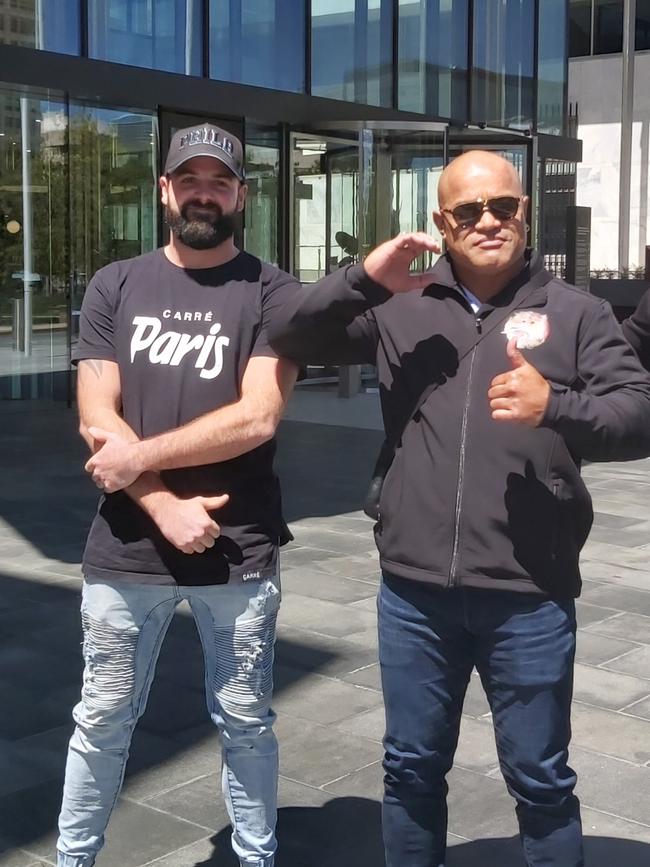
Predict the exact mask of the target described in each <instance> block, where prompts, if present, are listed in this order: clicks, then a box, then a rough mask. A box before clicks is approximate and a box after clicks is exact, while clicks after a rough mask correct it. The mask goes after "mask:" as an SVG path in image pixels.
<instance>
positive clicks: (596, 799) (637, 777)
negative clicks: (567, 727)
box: [569, 738, 650, 867]
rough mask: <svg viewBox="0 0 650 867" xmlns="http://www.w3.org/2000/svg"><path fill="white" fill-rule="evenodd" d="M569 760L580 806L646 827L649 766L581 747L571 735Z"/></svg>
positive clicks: (649, 808) (649, 811)
mask: <svg viewBox="0 0 650 867" xmlns="http://www.w3.org/2000/svg"><path fill="white" fill-rule="evenodd" d="M569 763H570V765H571V767H572V768H574V770H575V771H576V773H577V774H578V784H577V786H576V794H577V795H578V797H579V798H580V800H581V802H582V804H583V806H585V807H591V808H593V809H595V810H600V811H602V812H604V813H609V814H613V815H617V816H619V817H621V818H624V819H626V820H628V821H631V822H640V823H642V824H643V825H645V826H646V828H650V768H646V767H637V766H635V765H630V764H629V762H626V761H622V760H621V759H617V758H613V757H612V756H604V755H599V754H598V753H595V752H593V750H591V749H589V750H586V749H582V748H581V747H580V746H578V745H577V744H575V738H574V745H573V746H572V747H571V753H570V757H569ZM603 821H604V820H603ZM625 867H627V865H625Z"/></svg>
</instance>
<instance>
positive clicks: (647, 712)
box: [625, 698, 650, 720]
mask: <svg viewBox="0 0 650 867" xmlns="http://www.w3.org/2000/svg"><path fill="white" fill-rule="evenodd" d="M625 713H626V714H630V715H631V716H638V717H641V718H642V719H647V720H650V698H644V699H642V700H641V701H637V702H635V703H634V704H631V705H629V706H628V707H626V708H625Z"/></svg>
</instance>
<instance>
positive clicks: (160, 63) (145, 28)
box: [88, 0, 202, 75]
mask: <svg viewBox="0 0 650 867" xmlns="http://www.w3.org/2000/svg"><path fill="white" fill-rule="evenodd" d="M88 21H89V25H88V26H89V52H90V56H91V57H96V58H98V59H100V60H113V61H116V62H117V63H128V64H131V65H132V66H145V67H148V68H150V69H163V70H165V71H167V72H182V73H185V74H186V75H200V74H201V63H202V3H201V2H200V0H155V2H152V0H88Z"/></svg>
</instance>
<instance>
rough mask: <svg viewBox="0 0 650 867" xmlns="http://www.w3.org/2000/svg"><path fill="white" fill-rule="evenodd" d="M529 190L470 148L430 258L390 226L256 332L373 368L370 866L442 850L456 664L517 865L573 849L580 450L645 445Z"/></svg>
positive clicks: (613, 338)
mask: <svg viewBox="0 0 650 867" xmlns="http://www.w3.org/2000/svg"><path fill="white" fill-rule="evenodd" d="M527 207H528V200H527V198H526V196H525V195H524V194H523V191H522V188H521V183H520V180H519V177H518V175H517V173H516V171H515V170H514V168H513V167H512V166H511V165H510V163H508V162H506V160H504V159H502V158H501V157H499V156H496V155H495V154H492V153H486V152H480V151H475V152H471V153H466V154H464V155H463V156H461V157H459V158H458V159H456V160H454V161H453V162H452V163H451V164H450V166H449V167H448V168H446V169H445V171H444V172H443V174H442V176H441V178H440V186H439V210H438V211H437V212H436V213H435V214H434V219H435V222H436V225H437V226H438V228H439V229H440V232H441V233H442V236H443V238H444V240H445V244H446V248H447V252H446V254H445V255H444V256H442V257H441V258H440V259H439V260H438V262H437V263H436V265H435V267H434V268H433V270H432V271H431V272H430V273H428V274H423V275H415V274H412V273H411V272H410V271H409V267H410V265H411V263H412V262H413V260H414V259H415V258H416V257H417V256H419V255H421V254H422V253H423V252H427V251H436V249H437V246H436V243H435V242H434V240H433V239H432V238H431V237H428V236H427V235H423V234H411V235H401V236H399V237H397V238H395V239H394V240H392V241H388V242H386V243H385V244H382V245H381V246H380V247H378V248H377V249H376V250H374V251H373V252H372V253H371V254H370V255H369V256H368V257H367V258H366V260H365V262H364V263H363V265H353V266H351V267H349V268H348V269H346V270H341V271H337V272H336V273H335V274H334V275H332V276H330V277H327V278H325V279H324V280H322V281H321V282H320V283H319V284H318V285H317V286H316V287H310V289H309V290H308V291H304V292H302V293H298V294H296V295H294V296H292V298H291V299H290V300H289V301H288V303H287V305H286V306H285V307H284V308H283V309H282V311H281V313H280V316H279V318H278V320H276V324H275V327H274V329H273V333H272V334H271V342H272V345H274V347H275V349H276V351H278V352H279V353H280V354H281V355H283V356H285V357H288V358H291V359H294V360H296V361H299V362H302V363H304V362H306V361H311V360H314V361H320V362H328V363H341V364H349V363H364V362H372V363H375V364H376V365H377V368H378V375H379V379H380V383H381V388H380V393H381V401H382V411H383V418H384V423H385V427H386V436H387V444H386V446H385V448H384V449H383V450H382V460H381V461H380V463H379V466H378V476H377V478H376V480H375V482H376V484H375V489H377V488H379V483H380V481H381V476H382V475H385V478H384V481H383V486H382V487H381V493H380V495H379V497H378V508H377V514H376V517H377V523H376V525H375V538H376V542H377V547H378V548H379V554H380V564H381V569H382V573H383V580H382V584H381V589H380V592H379V599H378V609H379V656H380V663H381V674H382V685H383V690H384V700H385V704H386V735H385V739H384V746H385V758H384V770H385V778H384V782H385V796H384V806H383V833H384V843H385V849H386V864H387V867H443V865H444V864H445V842H446V832H447V807H446V794H447V783H446V779H445V778H446V775H447V773H448V771H449V770H450V768H451V767H452V763H453V757H454V752H455V749H456V743H457V740H458V731H459V725H460V719H461V711H462V707H463V700H464V697H465V691H466V689H467V685H468V682H469V678H470V674H471V672H472V669H473V668H476V669H477V670H478V673H479V675H480V678H481V682H482V684H483V688H484V689H485V692H486V694H487V697H488V700H489V703H490V708H491V710H492V719H493V723H494V731H495V736H496V743H497V749H498V753H499V761H500V765H501V771H502V773H503V776H504V778H505V781H506V785H507V787H508V791H509V792H510V794H511V795H512V796H513V797H514V798H515V800H516V812H517V818H518V821H519V827H520V831H521V840H522V844H523V851H524V857H525V861H526V864H527V865H529V867H541V865H542V864H543V865H545V867H550V865H553V867H579V865H583V864H584V859H583V848H582V831H581V824H580V809H579V803H578V800H577V798H576V797H575V795H574V794H573V790H574V786H575V782H576V775H575V773H574V772H573V770H571V768H570V767H569V765H568V748H569V739H570V733H571V728H570V706H571V695H572V681H573V662H574V653H575V632H576V621H575V604H574V600H575V597H576V596H578V595H579V593H580V572H579V568H578V555H579V552H580V549H581V548H582V546H583V544H584V542H585V540H586V538H587V535H588V532H589V529H590V526H591V522H592V509H591V501H590V497H589V494H588V493H587V490H586V488H585V486H584V484H583V482H582V480H581V478H580V465H581V463H582V461H583V460H589V461H601V460H617V461H618V460H627V459H633V458H639V457H643V456H646V455H648V454H650V380H649V378H648V375H647V374H646V373H645V371H644V370H643V368H642V367H641V365H640V364H639V362H638V361H637V359H636V357H635V356H634V353H633V352H632V350H631V349H630V348H629V346H628V345H627V343H626V342H625V340H624V339H623V337H622V335H621V332H620V329H619V327H618V325H617V323H616V321H615V319H614V317H613V315H612V313H611V311H610V309H609V307H608V305H607V304H606V303H605V302H603V301H601V300H599V299H597V298H593V297H591V296H590V295H588V294H585V293H583V292H581V291H579V290H578V289H576V288H575V287H573V286H569V285H567V284H566V283H563V282H562V281H561V280H558V279H557V278H555V277H553V275H552V274H550V273H549V272H548V271H546V270H545V269H544V266H543V263H542V260H541V258H540V257H539V256H537V255H536V254H534V253H533V251H532V250H530V249H527V247H526V209H527ZM391 458H392V463H391ZM387 468H388V469H387ZM386 470H387V472H386ZM461 809H462V807H461Z"/></svg>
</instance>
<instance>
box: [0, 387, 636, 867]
mask: <svg viewBox="0 0 650 867" xmlns="http://www.w3.org/2000/svg"><path fill="white" fill-rule="evenodd" d="M323 401H325V402H327V401H329V402H330V404H329V409H325V410H323V406H322V405H321V407H320V409H319V416H318V417H319V421H321V422H323V421H334V422H336V424H322V423H309V422H306V421H304V419H305V418H306V417H308V418H313V417H314V412H315V410H314V406H316V405H317V404H319V401H318V399H316V398H314V396H313V393H312V394H310V395H309V397H308V398H301V397H300V396H298V397H297V398H296V401H294V404H293V405H292V407H291V409H290V416H289V417H290V418H291V419H293V420H290V421H285V422H283V424H282V427H281V431H280V454H279V467H280V471H281V475H282V478H283V482H284V484H283V489H284V493H285V501H286V511H287V514H288V517H289V519H290V521H291V526H292V529H293V532H294V535H295V541H294V542H293V543H292V544H291V545H290V546H289V547H288V548H287V549H285V552H284V556H283V574H282V582H283V593H284V600H283V608H282V612H281V617H280V625H279V638H278V644H277V667H276V702H275V708H276V710H277V712H278V723H277V733H278V736H279V740H280V746H281V775H282V776H281V782H280V818H279V831H278V836H279V840H280V847H281V849H280V853H281V854H280V857H279V859H278V864H279V867H334V865H337V867H353V865H354V867H382V865H383V856H382V854H381V842H380V825H379V820H380V807H379V799H380V792H381V769H380V759H381V746H380V739H381V735H382V727H383V709H382V701H381V694H380V691H379V676H378V670H377V662H376V635H375V623H376V618H375V594H376V590H377V584H378V576H377V564H376V557H375V552H374V545H373V541H372V536H371V532H370V529H371V522H370V521H369V520H368V519H366V518H365V516H363V515H362V514H361V513H360V511H359V504H360V502H361V499H362V495H363V492H364V490H365V483H366V480H367V478H368V476H369V472H370V469H371V467H372V463H373V460H374V456H375V453H376V451H377V448H378V446H379V443H380V440H381V436H380V433H379V432H378V431H377V430H376V427H377V426H378V416H377V414H376V408H373V407H372V406H370V404H371V401H369V402H368V403H369V409H368V413H367V414H363V413H362V415H363V419H361V420H360V416H359V408H358V406H357V408H355V409H354V412H353V413H352V414H351V413H350V411H349V410H348V409H347V408H346V404H345V402H340V401H338V400H337V399H336V398H334V397H333V396H331V395H325V396H324V397H323ZM0 415H1V417H2V429H3V430H2V435H1V441H2V450H1V453H0V466H1V469H2V479H3V484H2V489H1V490H0V573H1V575H2V580H1V581H0V867H32V865H35V864H43V865H44V864H48V865H49V864H52V863H53V850H54V840H55V831H54V827H55V820H56V814H57V810H58V806H59V799H60V789H61V779H62V772H63V764H64V759H65V747H66V742H67V740H68V737H69V735H70V731H71V723H70V710H71V707H72V705H73V703H74V702H75V701H76V698H77V695H78V690H79V679H80V673H81V657H80V640H81V636H80V628H79V617H78V604H79V589H80V580H79V567H78V563H79V558H80V554H81V550H82V545H83V540H84V536H85V532H86V529H87V527H88V524H89V520H90V518H91V516H92V512H93V509H94V503H95V499H96V489H95V488H94V487H93V486H92V484H90V483H89V481H88V480H87V479H86V478H85V477H84V474H83V473H82V472H81V469H80V468H81V465H82V462H83V455H84V449H83V446H82V444H81V443H80V441H79V440H78V437H77V435H76V431H75V428H76V420H75V417H74V414H73V413H72V412H69V411H66V410H65V409H61V408H54V409H48V408H43V410H42V411H41V412H40V413H34V412H26V413H20V412H5V411H4V409H3V410H1V411H0ZM301 419H303V420H301ZM364 419H365V421H364ZM350 423H351V424H354V425H359V424H362V427H354V426H346V425H347V424H350ZM585 476H586V478H587V481H588V484H589V486H590V488H591V490H592V493H593V495H594V499H595V507H596V510H597V515H596V524H595V527H594V530H593V532H592V536H591V540H590V542H589V544H588V546H587V549H586V551H585V556H584V559H583V564H584V566H583V572H584V578H585V586H584V593H583V596H582V598H581V600H580V601H579V602H578V617H579V625H580V629H579V642H578V664H577V667H576V687H575V706H574V713H573V728H574V739H573V743H574V747H573V751H572V764H573V765H574V766H575V768H576V769H577V771H578V773H579V776H580V782H579V788H578V794H579V795H580V797H581V800H582V802H583V805H584V813H583V816H584V824H585V830H586V833H587V835H588V839H587V852H588V862H587V863H588V865H589V867H611V865H613V864H616V865H620V867H647V865H648V864H649V863H650V580H649V578H648V561H649V560H650V511H649V508H648V506H649V503H650V461H644V462H638V463H634V464H619V465H607V466H592V467H588V468H587V469H586V472H585ZM449 782H450V844H451V846H452V848H451V851H450V855H449V865H450V867H460V865H463V867H474V865H476V867H479V865H480V867H486V865H495V867H497V865H498V867H511V865H512V867H514V865H521V864H522V863H523V861H522V857H521V854H520V851H519V844H518V841H517V839H516V833H517V831H516V823H515V819H514V812H513V803H512V801H511V799H510V797H509V796H508V794H507V793H506V790H505V787H504V784H503V782H502V780H501V777H500V774H499V771H498V765H497V760H496V755H495V749H494V740H493V736H492V729H491V721H490V716H489V711H488V708H487V705H486V702H485V699H484V697H483V695H482V691H481V689H480V685H479V683H478V680H477V678H476V677H473V678H472V683H471V687H470V690H469V694H468V697H467V701H466V705H465V713H464V715H463V724H462V732H461V740H460V744H459V749H458V753H457V759H456V766H455V768H454V770H453V771H452V773H451V775H450V780H449ZM218 789H219V760H218V743H217V738H216V736H215V734H214V731H213V730H212V726H211V724H210V723H209V721H208V720H207V715H206V711H205V706H204V700H203V673H202V659H201V654H200V648H199V645H198V638H197V635H196V630H195V628H194V625H193V622H192V620H191V617H190V616H189V615H188V613H187V612H186V611H183V610H181V611H179V616H177V617H176V618H175V619H174V621H173V624H172V627H171V630H170V633H169V635H168V638H167V640H166V642H165V645H164V647H163V652H162V655H161V659H160V662H159V666H158V672H157V679H156V682H155V684H154V687H153V690H152V694H151V698H150V702H149V707H148V709H147V712H146V714H145V716H144V717H143V719H142V721H141V723H140V726H139V728H138V730H137V732H136V736H135V738H134V743H133V749H132V758H131V760H130V762H129V766H128V771H127V780H126V785H125V788H124V792H123V796H122V798H121V800H120V802H119V805H118V807H117V810H116V813H115V815H114V817H113V821H112V823H111V826H110V829H109V833H108V836H107V845H106V848H105V850H104V852H103V853H102V855H101V856H100V858H99V859H98V862H97V863H98V867H118V865H119V867H141V865H145V864H147V865H148V864H153V863H155V864H156V865H159V867H207V865H223V867H234V864H235V861H234V860H233V858H232V855H231V853H230V847H229V830H228V823H227V819H226V815H225V810H224V808H223V804H222V799H221V795H220V794H219V793H218Z"/></svg>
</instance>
